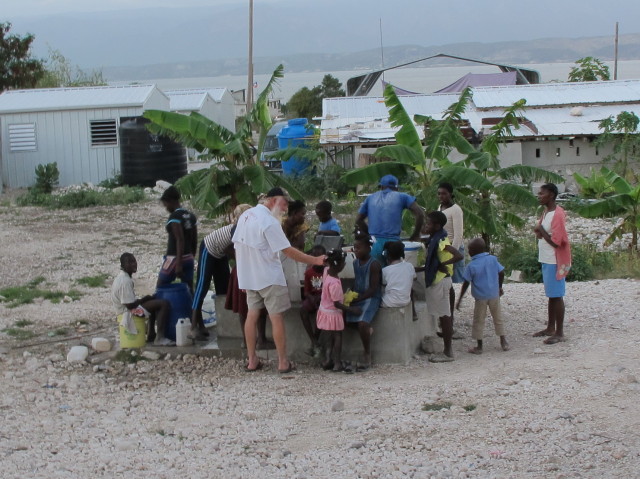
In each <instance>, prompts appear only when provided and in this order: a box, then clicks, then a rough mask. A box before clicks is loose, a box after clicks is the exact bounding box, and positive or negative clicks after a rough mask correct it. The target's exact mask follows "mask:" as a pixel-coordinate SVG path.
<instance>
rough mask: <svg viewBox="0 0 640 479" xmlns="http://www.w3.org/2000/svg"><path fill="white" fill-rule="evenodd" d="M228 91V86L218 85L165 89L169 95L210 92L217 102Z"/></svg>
mask: <svg viewBox="0 0 640 479" xmlns="http://www.w3.org/2000/svg"><path fill="white" fill-rule="evenodd" d="M226 91H227V88H224V87H217V88H189V89H183V90H167V91H165V93H166V94H167V96H169V95H179V94H185V95H190V94H203V93H208V94H209V95H210V96H211V98H213V101H215V102H216V103H220V102H221V101H222V97H223V96H224V93H225V92H226Z"/></svg>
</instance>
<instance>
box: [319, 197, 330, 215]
mask: <svg viewBox="0 0 640 479" xmlns="http://www.w3.org/2000/svg"><path fill="white" fill-rule="evenodd" d="M316 209H317V210H321V211H326V212H327V213H331V209H332V205H331V202H330V201H327V200H322V201H318V204H316Z"/></svg>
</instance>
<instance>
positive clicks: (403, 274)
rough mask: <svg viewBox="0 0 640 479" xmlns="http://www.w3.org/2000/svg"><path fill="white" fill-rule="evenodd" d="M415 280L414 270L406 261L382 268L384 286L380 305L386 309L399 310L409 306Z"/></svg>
mask: <svg viewBox="0 0 640 479" xmlns="http://www.w3.org/2000/svg"><path fill="white" fill-rule="evenodd" d="M415 278H416V270H415V269H414V267H413V265H412V264H411V263H408V262H406V261H402V262H400V263H396V264H390V265H389V266H385V267H384V268H382V284H386V287H385V290H384V295H383V296H382V305H383V306H384V307H386V308H400V307H402V306H406V305H407V304H409V303H410V302H411V287H412V286H413V280H414V279H415Z"/></svg>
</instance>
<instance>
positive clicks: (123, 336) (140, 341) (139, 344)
mask: <svg viewBox="0 0 640 479" xmlns="http://www.w3.org/2000/svg"><path fill="white" fill-rule="evenodd" d="M131 318H132V319H133V324H135V325H136V329H137V330H138V333H137V334H131V333H130V332H129V331H127V330H126V329H125V328H123V327H122V326H120V321H122V315H121V314H119V315H118V333H119V337H120V349H135V348H143V347H144V345H145V344H146V343H147V336H146V321H147V320H146V318H143V317H141V316H133V315H132V316H131Z"/></svg>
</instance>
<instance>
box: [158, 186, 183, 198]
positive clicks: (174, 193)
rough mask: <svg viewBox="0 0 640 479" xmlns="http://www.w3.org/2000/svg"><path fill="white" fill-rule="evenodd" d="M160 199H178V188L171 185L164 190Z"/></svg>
mask: <svg viewBox="0 0 640 479" xmlns="http://www.w3.org/2000/svg"><path fill="white" fill-rule="evenodd" d="M160 201H180V191H178V188H176V187H175V186H173V185H171V186H170V187H169V188H167V189H166V190H164V193H162V196H161V197H160Z"/></svg>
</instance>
